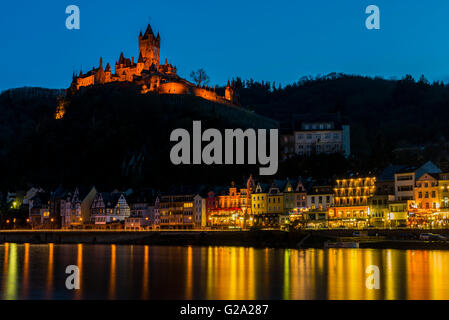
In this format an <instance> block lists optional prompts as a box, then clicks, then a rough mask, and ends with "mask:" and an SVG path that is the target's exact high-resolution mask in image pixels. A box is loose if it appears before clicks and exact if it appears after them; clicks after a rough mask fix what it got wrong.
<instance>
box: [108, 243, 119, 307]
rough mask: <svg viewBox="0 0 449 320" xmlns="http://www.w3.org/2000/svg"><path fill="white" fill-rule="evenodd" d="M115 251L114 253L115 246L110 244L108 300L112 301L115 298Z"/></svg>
mask: <svg viewBox="0 0 449 320" xmlns="http://www.w3.org/2000/svg"><path fill="white" fill-rule="evenodd" d="M115 251H116V245H115V244H111V267H110V271H109V299H114V298H115V294H116V292H115V290H116V288H115V280H116V276H117V275H116V272H117V270H116V256H115Z"/></svg>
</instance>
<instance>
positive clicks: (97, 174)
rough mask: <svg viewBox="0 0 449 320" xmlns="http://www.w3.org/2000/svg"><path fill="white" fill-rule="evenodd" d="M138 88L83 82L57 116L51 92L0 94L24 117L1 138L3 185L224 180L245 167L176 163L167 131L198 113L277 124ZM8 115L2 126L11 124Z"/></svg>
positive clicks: (234, 124)
mask: <svg viewBox="0 0 449 320" xmlns="http://www.w3.org/2000/svg"><path fill="white" fill-rule="evenodd" d="M138 89H139V88H135V87H133V86H129V85H128V86H125V85H119V86H117V85H112V84H111V85H105V86H101V87H93V88H89V89H87V90H82V91H81V92H80V93H79V94H77V95H75V96H74V97H72V98H71V100H70V101H69V103H68V105H67V107H66V109H67V113H66V115H65V116H64V118H63V119H61V120H55V119H53V118H52V115H53V112H54V110H55V106H56V97H48V99H47V100H44V101H39V102H37V101H34V100H33V101H29V102H23V101H22V100H18V99H14V100H8V99H6V98H5V99H4V100H0V101H2V103H1V105H0V108H1V109H5V110H10V112H12V114H13V115H12V116H9V117H8V118H9V120H8V121H11V119H18V120H19V121H21V122H22V124H21V126H20V128H19V129H17V132H18V136H19V137H20V138H19V139H15V138H13V135H10V138H9V141H5V142H4V143H5V149H4V153H3V157H2V164H3V165H2V176H3V177H4V179H3V182H2V184H3V187H4V188H5V187H7V186H8V185H10V184H17V185H18V186H22V185H24V184H26V183H36V182H37V183H40V184H41V185H53V186H55V185H59V184H63V185H76V184H85V185H91V184H94V185H96V186H98V187H105V188H110V187H111V188H112V187H121V186H123V187H127V186H139V185H146V186H155V187H156V186H157V187H163V186H168V185H170V184H173V183H187V184H188V183H192V182H199V181H201V182H204V183H208V182H210V183H215V182H216V181H220V180H222V181H227V182H229V181H228V180H229V179H230V178H231V177H237V178H239V179H240V177H243V176H244V175H246V173H247V172H249V171H250V170H251V169H249V168H247V167H245V166H235V167H234V168H230V167H229V166H220V167H219V168H215V169H212V168H211V167H204V166H190V167H188V168H187V167H182V166H174V165H172V164H171V162H170V158H169V155H170V149H171V147H172V146H173V144H174V143H171V142H170V140H169V136H170V133H171V131H172V130H173V129H176V128H186V129H188V130H189V131H191V128H192V121H193V120H201V121H202V128H203V130H205V129H206V128H208V127H211V128H218V129H225V128H238V127H240V128H242V129H245V128H275V127H277V126H278V123H277V122H276V121H273V120H271V119H267V118H264V117H262V116H259V115H257V114H254V113H253V112H249V111H248V110H246V109H243V108H239V107H233V106H228V105H220V104H215V103H211V102H208V101H205V100H203V99H201V98H197V97H194V96H179V95H177V96H173V95H155V94H146V95H141V94H139V93H138ZM27 101H28V100H27ZM26 121H27V122H26ZM14 122H15V121H11V123H10V124H7V123H5V127H12V128H15V125H14ZM252 171H255V168H253V169H252Z"/></svg>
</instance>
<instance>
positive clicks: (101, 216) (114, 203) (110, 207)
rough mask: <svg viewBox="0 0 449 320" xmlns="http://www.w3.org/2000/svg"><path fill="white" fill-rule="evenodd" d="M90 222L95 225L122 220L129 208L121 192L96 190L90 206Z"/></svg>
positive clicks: (128, 214)
mask: <svg viewBox="0 0 449 320" xmlns="http://www.w3.org/2000/svg"><path fill="white" fill-rule="evenodd" d="M90 213H91V215H90V222H91V223H93V224H96V225H105V224H110V223H118V222H122V221H123V222H124V221H125V218H127V217H129V216H130V214H131V210H130V208H129V205H128V203H127V201H126V198H125V195H124V193H122V192H118V191H114V192H98V193H97V194H96V195H95V198H94V200H93V202H92V205H91V207H90Z"/></svg>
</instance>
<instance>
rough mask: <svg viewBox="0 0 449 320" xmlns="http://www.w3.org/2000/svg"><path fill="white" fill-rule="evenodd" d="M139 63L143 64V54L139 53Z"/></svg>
mask: <svg viewBox="0 0 449 320" xmlns="http://www.w3.org/2000/svg"><path fill="white" fill-rule="evenodd" d="M137 63H143V57H142V52H139V59H137Z"/></svg>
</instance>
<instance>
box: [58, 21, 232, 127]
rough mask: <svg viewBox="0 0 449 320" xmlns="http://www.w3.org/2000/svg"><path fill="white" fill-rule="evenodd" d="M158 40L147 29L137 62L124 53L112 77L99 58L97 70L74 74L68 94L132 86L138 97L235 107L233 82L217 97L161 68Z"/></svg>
mask: <svg viewBox="0 0 449 320" xmlns="http://www.w3.org/2000/svg"><path fill="white" fill-rule="evenodd" d="M160 46H161V37H160V36H159V33H158V34H157V36H155V35H154V33H153V30H152V29H151V26H150V25H148V27H147V29H146V30H145V33H144V34H143V35H142V31H141V32H140V34H139V56H138V58H137V61H135V60H134V57H131V59H129V58H125V56H124V55H123V52H122V53H121V54H120V57H119V59H118V61H117V62H116V63H115V73H112V70H111V66H110V64H109V63H107V64H106V66H105V67H104V68H103V59H102V58H100V65H99V67H98V68H92V70H90V71H89V72H87V73H83V72H82V71H80V73H79V75H78V76H76V75H75V74H73V79H72V84H71V85H70V88H69V89H68V91H69V92H70V93H75V92H77V91H78V90H79V89H80V88H82V87H89V86H92V85H97V84H105V83H110V82H131V83H135V84H137V85H140V86H141V93H143V94H145V93H147V92H154V93H158V94H188V95H194V96H198V97H201V98H204V99H206V100H209V101H213V102H218V103H224V104H232V105H236V104H238V94H237V93H236V90H235V86H234V82H232V83H229V81H228V84H227V86H226V89H225V95H224V96H220V95H218V94H217V93H216V92H215V88H210V87H207V86H206V85H203V86H201V87H200V86H198V85H196V84H194V83H191V82H189V81H187V80H185V79H183V78H181V77H180V76H178V75H177V69H176V67H175V66H173V65H171V64H170V63H168V62H167V59H165V63H164V64H160V55H159V50H160ZM58 109H59V110H57V111H56V118H57V119H59V118H62V116H63V115H64V110H63V109H64V108H63V105H61V106H60V107H59V108H58Z"/></svg>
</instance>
